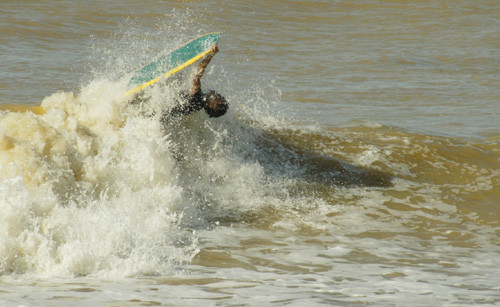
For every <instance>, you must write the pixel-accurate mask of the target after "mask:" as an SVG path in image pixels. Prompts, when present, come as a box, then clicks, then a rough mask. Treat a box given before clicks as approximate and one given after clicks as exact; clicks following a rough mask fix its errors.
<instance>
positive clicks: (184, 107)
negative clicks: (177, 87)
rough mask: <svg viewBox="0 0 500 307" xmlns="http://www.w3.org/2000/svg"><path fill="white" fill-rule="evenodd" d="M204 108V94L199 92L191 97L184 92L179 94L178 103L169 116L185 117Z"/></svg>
mask: <svg viewBox="0 0 500 307" xmlns="http://www.w3.org/2000/svg"><path fill="white" fill-rule="evenodd" d="M204 106H205V102H204V94H203V92H202V91H201V90H199V91H197V92H196V93H195V94H193V95H191V94H188V93H186V92H182V93H181V94H180V101H179V104H177V105H176V106H175V107H173V108H172V109H171V110H170V111H169V114H170V115H172V116H179V115H187V114H190V113H193V112H196V111H199V110H201V109H203V108H204Z"/></svg>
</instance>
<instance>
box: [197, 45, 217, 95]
mask: <svg viewBox="0 0 500 307" xmlns="http://www.w3.org/2000/svg"><path fill="white" fill-rule="evenodd" d="M217 52H219V48H218V47H217V44H214V45H213V46H212V49H211V50H210V53H209V54H207V56H206V57H205V58H204V59H203V60H202V61H201V62H200V64H199V65H198V67H196V68H195V70H194V74H193V83H192V85H191V95H194V94H196V93H197V92H198V91H200V90H201V77H203V74H204V73H205V68H207V66H208V64H209V63H210V61H211V60H212V58H213V56H214V55H215V54H216V53H217Z"/></svg>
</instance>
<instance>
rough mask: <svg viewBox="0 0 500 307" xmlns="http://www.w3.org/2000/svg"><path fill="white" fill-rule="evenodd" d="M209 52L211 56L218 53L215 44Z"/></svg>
mask: <svg viewBox="0 0 500 307" xmlns="http://www.w3.org/2000/svg"><path fill="white" fill-rule="evenodd" d="M210 51H211V52H212V53H213V54H216V53H217V52H219V47H218V46H217V44H214V45H213V46H212V49H210Z"/></svg>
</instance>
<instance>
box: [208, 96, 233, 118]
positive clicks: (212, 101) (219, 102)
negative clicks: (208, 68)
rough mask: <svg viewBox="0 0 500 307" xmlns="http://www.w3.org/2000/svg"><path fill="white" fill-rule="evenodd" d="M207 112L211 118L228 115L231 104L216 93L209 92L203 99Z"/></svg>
mask: <svg viewBox="0 0 500 307" xmlns="http://www.w3.org/2000/svg"><path fill="white" fill-rule="evenodd" d="M203 100H204V102H205V111H206V112H207V114H208V116H210V117H219V116H222V115H224V114H226V112H227V109H228V108H229V104H228V103H227V101H226V99H225V98H224V97H223V96H222V95H221V94H219V93H217V92H215V91H209V92H208V93H206V94H205V96H204V97H203Z"/></svg>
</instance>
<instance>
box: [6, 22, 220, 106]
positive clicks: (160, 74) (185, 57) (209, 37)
mask: <svg viewBox="0 0 500 307" xmlns="http://www.w3.org/2000/svg"><path fill="white" fill-rule="evenodd" d="M220 36H221V33H220V32H214V33H209V34H205V35H202V36H200V37H197V38H195V39H193V40H191V41H189V42H187V43H186V44H184V45H183V46H181V47H179V48H177V49H175V50H173V51H171V52H169V53H168V54H166V55H164V56H162V57H160V58H159V59H158V60H156V61H154V62H152V63H150V64H148V65H146V66H144V67H142V68H141V69H139V70H137V71H136V72H135V73H134V74H133V75H132V78H131V79H130V81H129V83H128V90H127V92H126V93H125V96H128V95H131V94H134V93H137V92H139V91H141V90H143V89H145V88H147V87H149V86H151V85H153V84H156V83H157V82H158V81H160V80H162V79H164V78H168V77H170V76H172V75H174V74H175V73H178V72H179V71H181V70H183V69H184V68H186V67H188V66H190V65H192V64H193V63H196V62H197V61H198V60H200V59H202V58H203V57H204V56H206V55H207V54H209V53H210V51H211V48H212V46H213V45H214V44H217V42H218V41H219V38H220ZM0 111H11V112H33V113H35V114H43V113H45V110H44V109H43V108H42V107H41V106H28V105H22V104H11V103H2V104H0Z"/></svg>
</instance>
